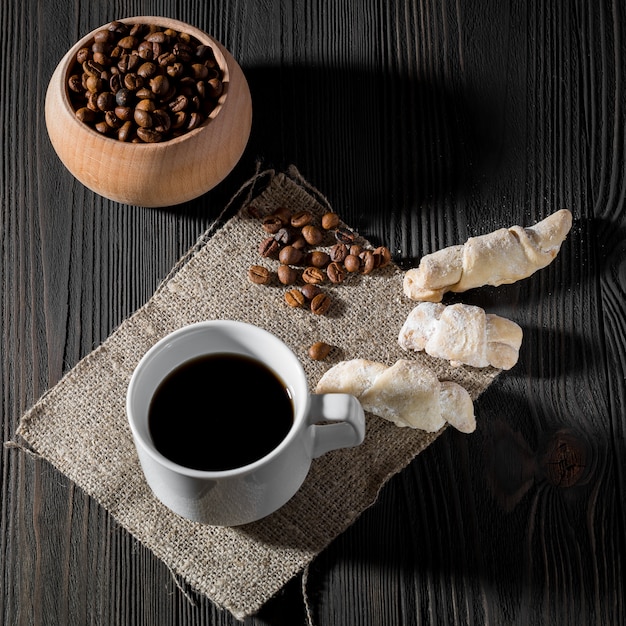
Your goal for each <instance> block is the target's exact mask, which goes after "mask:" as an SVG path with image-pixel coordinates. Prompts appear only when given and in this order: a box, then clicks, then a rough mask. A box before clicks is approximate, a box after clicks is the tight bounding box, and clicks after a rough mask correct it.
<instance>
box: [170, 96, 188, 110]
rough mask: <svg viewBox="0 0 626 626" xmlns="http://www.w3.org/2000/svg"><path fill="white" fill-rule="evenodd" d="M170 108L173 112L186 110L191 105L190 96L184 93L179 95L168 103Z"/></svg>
mask: <svg viewBox="0 0 626 626" xmlns="http://www.w3.org/2000/svg"><path fill="white" fill-rule="evenodd" d="M167 106H168V107H169V108H170V111H172V113H178V112H179V111H184V110H186V109H187V108H188V107H189V98H187V96H184V95H182V94H181V95H180V96H177V97H176V98H174V100H172V102H170V103H169V104H168V105H167Z"/></svg>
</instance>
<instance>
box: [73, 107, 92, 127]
mask: <svg viewBox="0 0 626 626" xmlns="http://www.w3.org/2000/svg"><path fill="white" fill-rule="evenodd" d="M76 117H77V118H78V119H79V120H80V121H81V122H86V123H88V122H93V121H94V120H95V119H96V114H95V113H94V112H93V111H92V110H91V109H88V108H87V107H81V108H80V109H78V111H76Z"/></svg>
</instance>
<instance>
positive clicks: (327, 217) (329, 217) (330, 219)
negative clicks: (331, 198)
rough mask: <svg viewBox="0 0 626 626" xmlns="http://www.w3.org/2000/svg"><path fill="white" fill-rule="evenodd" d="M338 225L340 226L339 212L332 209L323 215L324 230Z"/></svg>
mask: <svg viewBox="0 0 626 626" xmlns="http://www.w3.org/2000/svg"><path fill="white" fill-rule="evenodd" d="M337 226H339V215H337V213H333V212H332V211H331V212H329V213H324V215H322V228H323V229H324V230H332V229H333V228H337Z"/></svg>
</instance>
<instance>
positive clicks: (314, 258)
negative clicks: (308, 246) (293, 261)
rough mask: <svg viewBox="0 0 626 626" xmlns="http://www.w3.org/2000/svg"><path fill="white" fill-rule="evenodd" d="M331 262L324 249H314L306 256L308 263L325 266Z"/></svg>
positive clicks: (314, 265)
mask: <svg viewBox="0 0 626 626" xmlns="http://www.w3.org/2000/svg"><path fill="white" fill-rule="evenodd" d="M329 262H330V256H329V255H328V254H327V253H326V252H324V251H323V250H313V251H312V252H309V254H308V255H307V257H306V263H307V265H312V266H313V267H321V268H324V267H326V266H327V265H328V263H329Z"/></svg>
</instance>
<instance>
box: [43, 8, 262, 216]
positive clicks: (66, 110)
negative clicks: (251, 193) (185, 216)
mask: <svg viewBox="0 0 626 626" xmlns="http://www.w3.org/2000/svg"><path fill="white" fill-rule="evenodd" d="M119 21H122V22H126V23H142V24H157V25H159V26H162V27H164V28H173V29H174V30H177V31H182V32H186V33H188V34H189V35H191V36H192V37H195V38H196V39H198V40H199V41H200V42H201V43H203V44H205V45H210V46H211V47H212V48H213V51H214V53H215V58H216V60H217V62H218V64H219V65H220V67H221V69H222V72H223V82H224V93H223V94H222V96H221V98H220V100H219V102H218V106H217V107H216V109H215V110H214V111H213V112H212V114H211V115H210V118H209V119H208V120H207V121H206V122H205V123H204V124H203V125H201V126H199V127H198V128H196V129H194V130H192V131H189V132H188V133H186V134H184V135H182V136H180V137H176V138H174V139H170V140H168V141H163V142H161V143H152V144H148V143H145V144H144V143H126V142H122V141H118V140H117V139H115V138H111V137H106V136H103V135H101V134H100V133H98V132H97V131H96V130H94V129H92V128H91V127H89V126H88V125H87V124H85V123H83V122H81V121H80V120H78V119H77V118H76V115H75V111H74V108H73V106H72V104H71V102H70V98H69V94H68V87H67V83H68V78H69V72H70V70H71V68H72V65H73V63H74V59H75V57H76V53H77V52H78V50H79V49H80V48H82V47H84V46H86V45H90V44H91V42H92V40H93V36H94V34H95V33H96V32H97V31H98V30H101V29H102V28H104V27H106V25H104V26H101V27H100V28H97V29H96V30H94V31H92V32H91V33H89V34H88V35H86V36H85V37H83V38H82V39H81V40H80V41H78V42H77V43H76V44H75V45H74V46H73V47H72V48H71V49H70V50H69V51H68V52H67V54H66V55H65V56H64V57H63V59H62V60H61V61H60V63H59V65H58V66H57V68H56V70H55V71H54V73H53V75H52V77H51V79H50V84H49V86H48V91H47V94H46V104H45V118H46V126H47V129H48V134H49V136H50V141H51V142H52V145H53V147H54V149H55V151H56V153H57V154H58V156H59V158H60V159H61V161H62V162H63V164H64V165H65V167H67V169H68V170H69V171H70V172H71V173H72V174H73V175H74V176H75V177H76V178H77V179H78V180H79V181H80V182H81V183H83V184H84V185H85V186H86V187H88V188H89V189H91V190H93V191H95V192H96V193H98V194H100V195H102V196H104V197H106V198H109V199H111V200H115V201H118V202H124V203H126V204H136V205H141V206H148V207H163V206H169V205H174V204H179V203H181V202H186V201H187V200H191V199H193V198H197V197H198V196H200V195H202V194H203V193H206V192H207V191H208V190H209V189H212V188H213V187H215V185H217V184H218V183H219V182H221V181H222V180H223V179H224V178H225V177H226V176H227V175H228V174H229V173H230V172H231V170H232V169H233V168H234V167H235V165H236V164H237V162H238V161H239V159H240V158H241V155H242V154H243V151H244V149H245V147H246V144H247V142H248V138H249V136H250V129H251V125H252V102H251V97H250V90H249V88H248V83H247V81H246V78H245V76H244V74H243V72H242V70H241V68H240V67H239V65H238V64H237V62H236V61H235V59H234V58H233V57H232V56H231V54H230V53H229V52H228V51H227V50H226V49H225V48H224V47H223V46H222V45H221V44H220V43H219V42H217V41H216V40H215V39H213V38H212V37H210V36H209V35H207V34H206V33H205V32H203V31H201V30H199V29H197V28H194V27H193V26H190V25H189V24H185V23H184V22H180V21H178V20H173V19H169V18H165V17H152V16H149V17H148V16H142V17H132V18H126V19H122V20H119Z"/></svg>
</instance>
